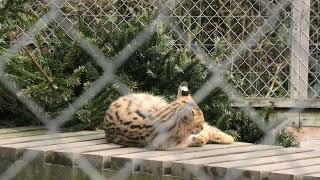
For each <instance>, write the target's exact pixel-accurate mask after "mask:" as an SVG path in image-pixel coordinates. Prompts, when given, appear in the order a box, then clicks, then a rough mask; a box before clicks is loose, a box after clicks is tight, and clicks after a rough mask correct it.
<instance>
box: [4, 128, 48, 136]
mask: <svg viewBox="0 0 320 180" xmlns="http://www.w3.org/2000/svg"><path fill="white" fill-rule="evenodd" d="M45 129H46V128H45V127H43V126H29V127H15V128H3V129H0V134H9V133H17V132H26V131H35V130H45Z"/></svg>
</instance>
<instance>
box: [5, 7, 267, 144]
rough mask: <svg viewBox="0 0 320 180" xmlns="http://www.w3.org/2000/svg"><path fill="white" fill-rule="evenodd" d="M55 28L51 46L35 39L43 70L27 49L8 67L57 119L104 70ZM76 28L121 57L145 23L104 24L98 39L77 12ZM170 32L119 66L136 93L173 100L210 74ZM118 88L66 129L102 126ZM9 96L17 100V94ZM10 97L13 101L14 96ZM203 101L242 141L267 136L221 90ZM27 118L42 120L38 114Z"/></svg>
mask: <svg viewBox="0 0 320 180" xmlns="http://www.w3.org/2000/svg"><path fill="white" fill-rule="evenodd" d="M153 17H154V16H153V15H152V13H149V15H147V16H146V17H144V21H145V22H149V21H150V20H151V19H152V18H153ZM119 26H120V25H119ZM52 27H54V31H55V36H53V37H52V38H51V39H50V44H49V45H48V44H45V43H44V42H43V41H42V39H41V38H39V37H37V41H36V42H35V45H36V46H37V47H38V49H37V52H36V54H35V57H36V61H37V62H38V63H39V64H40V65H41V68H42V69H41V68H39V67H37V66H35V63H34V62H33V61H32V59H31V58H30V57H29V56H27V55H26V53H25V52H21V53H20V54H19V55H18V56H16V57H15V58H13V59H11V61H10V62H9V63H8V65H7V69H6V71H7V72H8V74H9V76H10V77H11V78H12V79H13V80H14V81H15V82H16V83H17V84H18V85H19V86H20V88H22V90H23V91H22V94H23V95H25V96H31V97H32V98H33V99H34V100H35V101H36V102H37V103H38V104H40V105H41V106H42V107H44V109H45V111H47V112H48V113H49V114H50V115H51V116H52V117H55V116H56V115H57V114H59V113H61V111H62V110H63V109H64V108H66V107H67V106H68V105H69V104H70V103H72V102H73V101H75V100H76V99H77V98H78V97H79V95H81V94H82V93H83V92H84V91H85V90H86V89H87V88H89V87H90V85H92V83H93V82H94V81H95V80H97V79H98V78H99V77H100V76H101V75H102V74H103V71H102V69H101V68H100V67H99V66H98V65H97V64H96V63H95V61H94V59H93V58H92V57H91V56H89V55H88V54H87V53H86V51H85V50H84V49H82V48H81V47H79V45H77V42H74V41H72V40H71V39H70V38H69V37H68V36H67V35H66V34H65V32H63V30H62V29H60V28H58V27H55V26H54V25H52ZM78 28H79V29H80V31H81V32H83V34H85V36H86V37H88V38H89V39H90V40H92V42H93V44H94V45H95V46H96V47H98V48H99V50H100V51H101V52H103V53H104V55H105V56H106V57H107V58H109V59H110V60H111V61H117V59H112V57H113V56H114V55H116V54H117V53H118V52H119V51H120V50H122V49H123V48H124V47H125V46H126V45H127V44H128V43H130V41H131V40H132V39H133V38H135V37H136V35H137V34H138V33H139V32H141V30H142V29H143V25H142V24H141V23H138V22H136V21H133V20H131V21H130V23H128V24H122V25H121V27H120V28H118V29H114V28H112V27H108V26H107V27H104V28H109V29H107V30H108V33H101V34H100V35H99V37H97V36H96V35H95V34H93V33H92V32H91V30H90V29H89V28H88V26H87V25H86V24H85V23H84V22H83V21H82V20H81V16H79V24H78ZM169 34H170V33H168V30H167V29H166V28H159V29H157V32H156V33H154V34H153V35H152V37H151V38H150V40H149V41H148V42H146V43H145V44H144V45H143V46H142V47H140V48H138V50H137V51H135V52H134V53H133V54H132V55H131V56H130V58H129V59H128V61H127V62H125V64H123V65H122V66H121V67H119V68H118V69H117V72H116V74H117V76H118V77H119V79H121V80H122V81H123V82H124V83H125V84H126V85H127V86H128V87H129V88H130V89H131V90H133V91H134V92H141V91H146V92H150V93H153V94H155V95H161V96H164V97H165V98H166V99H168V100H171V99H173V98H174V97H175V95H176V90H177V87H178V85H179V84H180V83H181V82H182V81H188V83H189V86H190V89H191V91H192V92H196V91H197V90H198V89H199V88H201V86H202V85H203V84H204V83H205V82H206V81H207V80H208V79H209V78H210V77H211V75H212V74H211V73H210V72H209V71H208V70H207V68H206V66H204V65H203V64H202V63H201V62H200V61H199V60H198V59H196V58H195V57H194V55H193V54H192V53H191V52H190V51H189V50H187V49H185V48H183V47H181V48H180V49H177V48H174V47H173V37H171V36H170V35H169ZM219 43H222V42H221V41H220V40H219V39H217V40H216V41H215V46H216V47H222V46H221V44H219ZM47 46H50V47H52V49H53V52H52V51H48V50H47ZM2 47H4V46H2ZM219 52H220V51H219ZM219 52H217V54H216V56H214V57H212V61H213V62H217V59H219V57H220V56H221V52H220V53H219ZM40 70H41V71H40ZM46 76H48V77H50V78H52V82H51V81H48V79H47V78H46ZM117 88H118V87H117V85H108V86H106V87H105V88H104V89H103V90H102V91H101V92H100V93H99V94H98V95H97V96H96V97H94V98H93V99H92V100H91V101H89V102H88V103H86V104H85V106H84V107H83V108H82V109H80V110H79V111H77V113H76V114H75V115H74V116H73V118H72V120H71V121H68V122H67V123H66V124H65V127H68V128H70V129H72V130H81V129H94V128H96V127H99V126H100V125H101V123H102V121H103V116H104V112H105V110H106V108H107V107H108V105H109V104H110V103H111V102H112V101H114V100H115V99H116V98H117V97H119V95H120V94H119V92H118V91H117ZM0 97H1V98H2V99H6V93H2V92H1V91H0ZM9 97H10V98H13V96H9ZM1 98H0V104H1V103H3V104H2V105H1V107H3V108H4V109H5V108H8V109H7V110H6V111H9V110H10V108H9V107H10V106H6V105H5V102H6V101H1V100H2V99H1ZM7 99H8V98H7ZM7 101H9V102H11V100H7ZM12 102H16V100H12ZM14 105H15V104H14ZM199 105H200V107H201V108H202V109H203V111H204V113H205V117H206V120H207V121H208V122H209V123H210V124H213V125H216V126H217V127H218V128H220V129H222V130H225V131H226V132H228V133H230V134H231V135H233V136H234V137H236V138H237V139H238V140H240V141H247V142H258V141H259V139H260V138H261V137H262V135H263V133H262V131H261V130H259V128H258V127H257V126H256V125H255V124H254V123H253V122H252V120H250V119H249V118H248V116H246V115H245V114H243V113H241V112H239V110H235V109H233V108H232V107H231V106H230V101H229V99H228V97H227V96H226V95H225V94H224V93H223V92H221V90H219V89H215V90H213V91H212V92H211V93H210V94H209V95H208V96H207V97H206V98H205V99H204V101H202V102H201V103H200V104H199ZM20 108H21V109H24V107H23V106H17V105H15V106H14V109H20ZM11 109H13V108H11ZM14 112H15V111H14ZM29 120H32V121H33V122H35V123H39V121H38V120H37V119H35V118H30V119H29ZM26 124H28V123H26Z"/></svg>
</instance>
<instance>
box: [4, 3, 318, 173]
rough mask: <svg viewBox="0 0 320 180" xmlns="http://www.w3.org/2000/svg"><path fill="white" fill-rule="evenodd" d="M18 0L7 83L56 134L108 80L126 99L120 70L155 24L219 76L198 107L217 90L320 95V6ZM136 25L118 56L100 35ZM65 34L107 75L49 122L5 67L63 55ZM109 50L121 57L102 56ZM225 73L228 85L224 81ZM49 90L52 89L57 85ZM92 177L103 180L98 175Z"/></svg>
mask: <svg viewBox="0 0 320 180" xmlns="http://www.w3.org/2000/svg"><path fill="white" fill-rule="evenodd" d="M0 2H1V3H2V4H6V3H9V1H3V0H2V1H0ZM20 3H21V6H17V8H22V9H23V12H24V13H22V14H20V15H19V14H18V15H17V17H16V18H17V21H12V22H7V23H9V24H10V23H11V24H13V26H3V25H1V26H0V28H1V29H0V31H5V32H6V33H5V38H2V39H1V41H2V42H1V43H2V44H5V46H3V47H5V48H4V49H0V50H1V53H2V54H1V56H0V59H1V74H2V76H1V82H2V84H3V85H4V86H5V87H6V88H7V89H9V90H10V91H11V92H13V93H14V94H17V97H18V99H20V101H22V102H23V103H24V104H25V105H26V106H27V107H28V108H29V109H30V110H31V111H32V112H33V113H34V114H35V115H36V116H37V117H38V118H39V119H40V120H42V122H43V123H44V124H45V125H46V126H47V128H48V129H50V130H51V131H52V132H56V131H57V129H58V128H59V127H60V126H61V124H63V123H65V122H67V121H68V120H69V119H70V118H71V117H72V116H73V115H74V113H75V112H76V111H77V110H78V109H80V108H81V107H83V106H84V104H86V103H87V102H88V100H90V99H91V98H92V97H94V96H95V95H96V94H97V93H99V91H101V89H103V87H105V86H106V84H107V83H116V84H118V85H119V87H122V88H120V89H121V90H122V91H121V92H122V93H124V94H125V93H128V91H129V90H128V88H126V87H125V85H123V84H122V82H121V81H119V79H118V78H117V77H116V76H115V75H114V72H115V71H116V70H117V68H118V67H119V66H121V65H122V64H123V63H124V62H125V61H126V60H128V58H129V57H130V55H131V54H132V53H133V52H134V51H136V50H137V49H138V48H139V47H140V46H142V45H143V44H144V42H145V41H147V40H148V39H149V38H150V36H152V34H153V33H154V32H155V30H156V29H159V28H167V29H168V30H169V32H168V34H167V36H170V37H172V39H173V41H172V45H173V48H176V49H179V50H185V51H191V54H190V55H191V56H192V57H194V58H195V59H199V60H202V61H203V63H204V64H206V65H208V68H209V69H210V70H211V71H212V72H214V76H213V77H212V78H210V80H209V81H208V82H207V83H206V84H204V85H203V87H202V88H201V89H199V91H198V92H196V93H195V96H194V98H195V100H196V101H197V102H200V101H201V100H203V99H204V98H205V97H206V96H207V95H208V94H209V92H210V91H211V90H212V89H214V88H217V87H220V88H221V89H222V90H223V91H225V92H226V93H227V94H228V96H229V97H231V98H232V97H235V94H237V95H240V96H245V97H275V98H307V97H312V98H318V97H319V91H320V89H319V82H320V80H319V78H318V77H319V62H318V57H319V50H320V45H319V33H320V31H319V26H320V24H319V21H320V17H319V13H320V12H319V11H320V9H319V8H320V3H319V1H317V0H311V1H310V0H292V1H286V0H284V1H269V0H257V1H241V0H226V1H220V0H216V1H206V0H202V1H192V0H184V1H151V0H150V1H148V0H146V1H138V0H112V1H100V0H95V1H73V0H66V1H64V0H57V1H46V0H43V1H42V0H26V1H23V3H22V2H20ZM134 26H142V27H143V28H142V29H141V33H139V34H137V35H136V38H134V40H132V41H131V43H130V44H128V45H126V46H125V48H124V49H119V50H114V49H113V48H114V46H112V45H111V44H109V43H108V41H106V39H103V38H102V37H105V35H106V34H109V33H111V32H116V31H118V30H122V29H123V28H125V27H134ZM61 37H63V38H65V39H69V40H72V41H76V42H77V43H78V44H79V46H80V47H81V48H83V49H85V50H86V52H87V53H88V54H89V55H90V56H92V57H93V58H94V60H95V61H96V63H97V64H98V65H99V66H100V67H101V68H102V69H103V71H104V74H103V75H102V76H101V77H100V78H98V79H97V80H96V81H94V82H93V83H92V84H89V85H88V87H87V88H86V91H85V92H81V93H79V97H78V98H77V99H76V100H75V101H74V102H72V103H71V104H68V105H67V106H66V107H63V108H64V109H63V111H61V113H60V114H58V115H56V116H55V118H54V119H53V120H50V118H49V116H47V114H46V113H45V112H44V110H43V107H41V106H39V105H37V104H36V103H34V102H33V101H32V100H31V98H30V97H25V96H19V93H20V89H19V88H18V86H17V84H15V83H14V82H13V81H11V80H10V78H8V77H7V76H6V74H5V71H4V69H5V68H4V63H5V62H6V61H8V60H9V59H10V58H13V57H15V56H17V55H19V53H21V52H23V53H26V54H27V55H28V56H29V57H30V59H31V60H35V59H37V57H38V56H43V55H44V54H55V53H59V52H57V50H56V49H54V48H53V47H55V46H54V45H53V44H54V43H62V42H60V41H59V42H57V41H55V39H59V38H60V39H61ZM119 43H121V42H119ZM97 45H99V46H97ZM20 50H21V51H20ZM44 52H45V53H44ZM107 52H116V53H113V54H112V53H111V54H112V55H113V56H112V57H105V56H104V53H107ZM109 58H110V59H112V60H116V61H110V60H109ZM155 58H156V57H155ZM34 63H35V64H36V68H38V69H39V72H40V74H42V75H43V76H44V77H45V79H46V80H47V81H49V82H51V81H52V79H51V77H50V73H47V72H46V71H45V68H44V67H42V66H41V62H40V63H37V62H36V61H34ZM224 74H227V75H228V76H227V78H228V79H224V78H223V75H224ZM15 78H18V77H15ZM20 80H21V79H20ZM229 82H231V83H232V85H230V84H229ZM52 86H53V89H55V88H56V85H55V83H54V81H52ZM234 87H235V88H234ZM235 90H239V92H240V93H236V91H235ZM67 98H68V95H66V99H67ZM243 110H244V111H246V112H248V114H249V115H250V117H251V118H252V120H254V121H256V123H257V124H258V125H259V127H260V128H261V129H263V130H264V131H265V132H266V133H268V132H267V130H270V129H268V128H266V125H265V123H264V122H263V121H261V119H260V118H259V117H258V116H257V115H256V112H255V111H254V110H253V109H250V108H244V109H243ZM266 138H268V136H266ZM32 158H33V156H31V155H28V154H25V155H24V156H23V157H22V159H24V160H25V162H26V163H27V162H28V161H31V160H32ZM79 167H80V168H82V169H83V170H85V171H86V170H88V169H90V170H92V171H94V168H93V167H91V166H90V164H88V162H86V161H83V163H81V162H80V163H79ZM21 168H22V167H17V166H14V165H13V166H12V167H11V169H9V170H8V171H7V172H6V174H4V175H3V176H2V177H3V178H8V179H9V178H12V177H14V175H15V173H17V172H18V171H19V169H21ZM124 171H126V170H125V169H124ZM127 171H128V170H127ZM120 176H121V177H122V176H125V173H124V174H120ZM90 177H91V178H94V179H101V177H99V174H98V173H95V174H93V175H91V176H90Z"/></svg>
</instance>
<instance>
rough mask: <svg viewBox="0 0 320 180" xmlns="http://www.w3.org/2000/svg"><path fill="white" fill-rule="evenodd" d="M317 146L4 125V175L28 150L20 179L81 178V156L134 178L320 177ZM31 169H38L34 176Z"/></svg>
mask: <svg viewBox="0 0 320 180" xmlns="http://www.w3.org/2000/svg"><path fill="white" fill-rule="evenodd" d="M319 143H320V141H319ZM305 145H306V144H305ZM319 145H320V144H319ZM318 147H319V146H318ZM315 149H318V148H317V147H316V148H314V147H313V146H306V147H301V148H282V147H280V146H270V145H254V144H250V143H240V142H237V143H234V144H231V145H220V144H208V145H205V146H203V147H193V148H188V149H186V150H179V151H149V150H147V149H143V148H134V147H129V148H125V147H122V146H120V145H116V144H106V143H105V140H104V133H103V131H81V132H71V133H58V134H53V135H46V131H45V130H44V129H43V128H41V127H26V128H9V129H0V174H2V173H3V172H5V170H6V169H7V167H9V165H10V164H12V162H14V161H15V160H17V159H19V158H20V157H21V156H22V154H23V153H24V152H29V153H31V154H33V155H36V158H35V159H34V161H33V162H32V163H31V164H29V165H28V167H27V168H25V169H24V170H23V171H22V172H21V173H20V174H19V175H18V177H21V179H27V178H26V177H27V176H26V175H24V174H23V173H26V172H29V174H28V177H29V176H30V177H32V178H33V179H34V178H35V177H37V178H38V179H39V177H40V178H41V179H42V177H44V176H47V177H48V178H43V179H59V180H61V179H68V180H70V179H78V180H79V179H86V178H84V176H83V178H79V171H77V170H76V169H78V168H77V165H78V162H79V159H80V158H85V159H86V160H88V161H89V162H90V163H91V164H92V165H93V166H94V167H96V168H97V169H99V171H100V172H102V173H104V174H105V175H106V174H108V173H105V172H112V173H111V174H110V173H109V174H108V175H106V177H111V176H112V175H114V174H116V173H117V172H118V171H119V170H121V169H122V168H123V167H126V168H127V170H128V169H129V170H133V171H134V172H135V173H133V175H132V176H135V175H137V174H139V176H138V177H139V178H136V179H141V178H140V177H141V176H142V175H143V176H144V177H145V179H151V178H155V177H161V178H164V179H181V178H185V179H192V178H194V177H195V176H196V177H197V178H199V179H202V178H205V177H206V178H207V177H209V178H210V179H232V178H233V179H297V178H298V179H300V178H302V179H320V151H317V150H315ZM43 166H50V168H47V167H46V168H44V167H43ZM52 167H55V168H54V170H52ZM28 168H29V171H28V170H26V169H28ZM30 168H31V169H32V170H30ZM44 169H45V170H44ZM66 169H69V171H66ZM70 169H71V170H70ZM30 172H32V173H35V174H37V173H38V174H37V176H36V175H30ZM58 174H62V175H61V176H63V177H59V175H58ZM75 174H76V175H75ZM49 176H50V177H49ZM66 176H69V178H66ZM74 176H77V177H76V178H75V177H74ZM146 177H147V178H146ZM32 178H29V179H32ZM17 179H19V178H17Z"/></svg>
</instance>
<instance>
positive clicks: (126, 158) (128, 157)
mask: <svg viewBox="0 0 320 180" xmlns="http://www.w3.org/2000/svg"><path fill="white" fill-rule="evenodd" d="M251 145H252V144H249V143H239V142H235V143H233V144H231V145H223V144H207V145H205V146H202V147H190V148H187V149H184V150H175V151H147V152H141V153H133V154H124V155H117V156H113V157H111V169H115V170H120V169H122V168H123V167H124V166H125V167H126V168H130V169H131V170H133V171H138V170H139V169H140V164H141V163H142V159H143V158H146V157H154V156H155V157H159V156H164V155H174V154H181V153H190V152H199V151H206V150H213V149H223V148H233V147H243V146H251Z"/></svg>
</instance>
